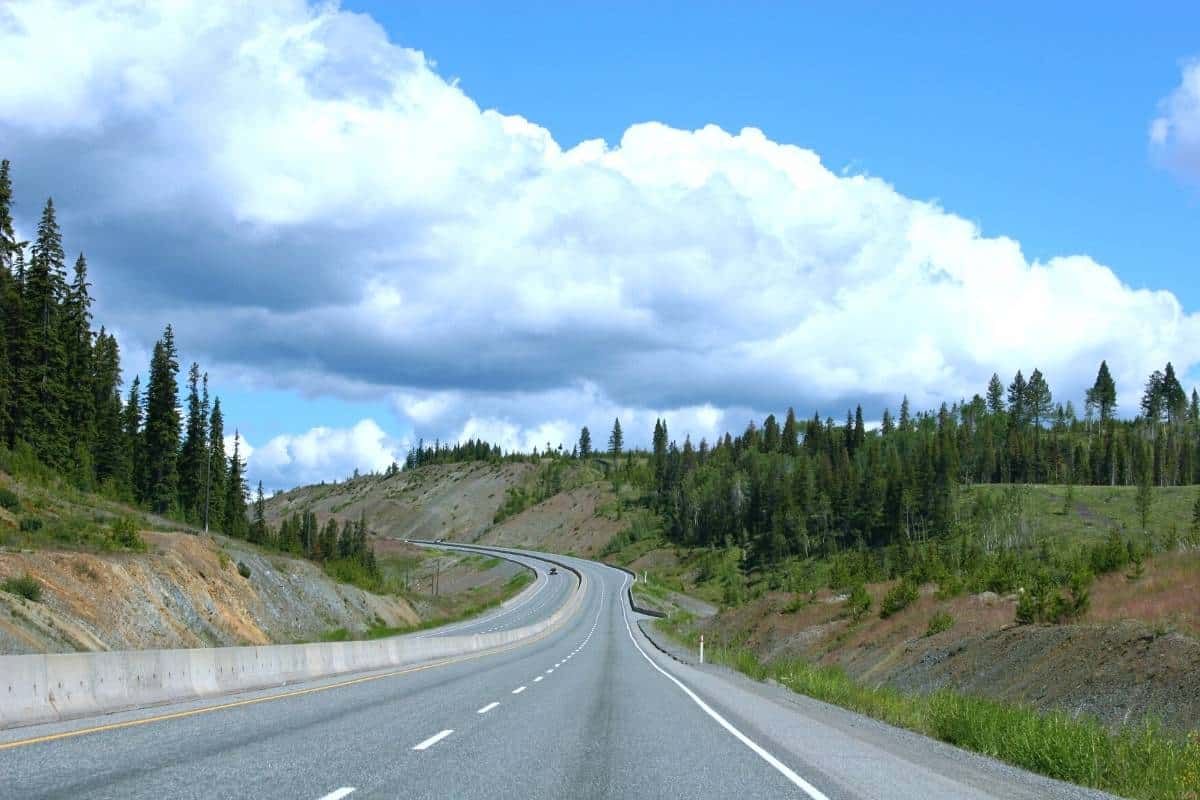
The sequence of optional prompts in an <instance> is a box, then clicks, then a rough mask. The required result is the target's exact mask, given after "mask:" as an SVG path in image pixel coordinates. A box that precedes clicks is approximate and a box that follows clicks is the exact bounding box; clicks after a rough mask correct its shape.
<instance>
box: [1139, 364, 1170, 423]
mask: <svg viewBox="0 0 1200 800" xmlns="http://www.w3.org/2000/svg"><path fill="white" fill-rule="evenodd" d="M1164 379H1165V376H1164V375H1163V373H1162V371H1161V370H1157V369H1156V370H1154V372H1152V373H1150V377H1149V379H1147V380H1146V388H1145V390H1144V391H1143V392H1142V404H1141V408H1142V416H1144V417H1145V418H1146V419H1147V420H1148V421H1150V422H1161V421H1162V419H1163V416H1164V412H1165V410H1166V409H1165V406H1166V403H1165V402H1164V401H1165V398H1164V396H1163V382H1164Z"/></svg>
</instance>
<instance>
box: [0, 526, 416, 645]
mask: <svg viewBox="0 0 1200 800" xmlns="http://www.w3.org/2000/svg"><path fill="white" fill-rule="evenodd" d="M144 536H145V539H146V542H147V544H148V552H146V553H108V554H89V553H78V552H61V551H59V552H54V551H46V552H32V553H0V577H4V576H10V575H21V574H29V575H31V576H33V577H34V578H35V579H37V580H38V581H39V582H40V583H41V585H42V586H43V592H42V597H41V600H40V601H39V602H37V603H32V602H28V601H25V600H23V599H21V598H20V597H18V596H16V595H13V594H9V593H4V592H0V654H16V653H45V652H72V651H76V650H142V649H152V648H175V647H207V646H223V645H239V644H269V643H272V642H293V641H300V640H310V639H315V638H318V637H320V636H321V635H322V634H324V633H326V632H327V631H329V630H330V629H334V628H346V629H351V630H362V629H365V628H367V627H369V626H371V625H376V624H380V623H382V624H385V625H387V626H391V627H401V626H405V625H411V624H414V623H416V622H418V618H417V615H416V613H415V612H414V611H413V609H412V608H411V607H410V606H409V604H408V603H407V602H406V601H404V600H403V599H401V598H398V597H384V596H379V595H374V594H371V593H369V592H365V591H363V590H361V589H357V588H355V587H353V586H349V585H346V584H339V583H335V582H334V581H332V580H331V579H329V578H328V577H327V576H326V575H325V574H324V573H323V572H322V571H321V568H320V566H319V565H316V564H313V563H312V562H309V561H305V560H301V559H294V558H288V557H286V556H282V555H277V554H270V555H268V554H264V553H262V552H261V551H259V550H258V549H257V548H253V547H249V546H246V545H244V544H241V543H239V542H236V541H233V540H226V539H224V537H221V541H220V542H218V541H217V540H215V539H213V538H211V537H207V536H203V535H193V534H185V533H147V534H144ZM239 563H241V564H243V565H244V566H245V567H247V568H248V569H249V572H250V577H249V578H246V577H244V576H243V575H242V574H240V573H239V571H238V564H239Z"/></svg>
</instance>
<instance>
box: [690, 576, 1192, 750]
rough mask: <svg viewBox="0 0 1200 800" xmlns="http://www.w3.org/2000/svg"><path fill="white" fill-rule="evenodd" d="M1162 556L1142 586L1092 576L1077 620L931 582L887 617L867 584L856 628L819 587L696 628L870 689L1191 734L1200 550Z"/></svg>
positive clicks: (771, 597)
mask: <svg viewBox="0 0 1200 800" xmlns="http://www.w3.org/2000/svg"><path fill="white" fill-rule="evenodd" d="M1156 562H1157V563H1152V564H1150V565H1149V566H1148V569H1147V575H1146V576H1145V577H1144V578H1142V579H1140V580H1138V581H1130V580H1128V579H1127V578H1126V577H1125V576H1121V575H1115V576H1106V577H1105V578H1104V579H1102V580H1100V581H1097V584H1096V585H1095V586H1094V587H1093V594H1092V597H1093V604H1094V605H1093V610H1092V611H1091V612H1090V613H1089V614H1088V615H1086V616H1085V617H1084V618H1083V619H1082V620H1080V621H1079V622H1078V623H1076V624H1070V625H1016V624H1014V622H1013V620H1014V614H1015V606H1016V602H1015V598H1014V597H1011V596H1010V597H998V596H996V595H993V594H991V593H984V594H982V595H969V596H963V597H957V598H953V599H950V600H939V599H937V598H936V597H935V596H934V595H933V592H932V587H926V588H925V589H924V591H923V592H922V596H921V597H920V599H919V600H918V601H917V602H916V603H914V604H913V605H912V606H910V607H908V608H906V609H904V610H903V611H901V612H900V613H898V614H895V615H894V616H892V617H890V618H888V619H881V618H880V617H879V615H878V613H877V609H878V608H879V600H880V599H881V598H882V596H883V593H884V592H885V591H886V588H887V586H886V585H878V586H871V587H869V590H870V591H871V594H872V595H873V597H874V604H873V608H874V609H875V612H873V613H871V614H870V615H868V616H867V617H865V618H864V619H863V620H861V621H860V622H857V623H855V622H853V621H852V620H850V619H849V618H848V617H847V615H846V613H845V610H844V604H843V602H842V598H841V597H839V596H835V595H832V594H830V593H829V592H822V593H820V594H819V595H818V596H817V597H816V598H815V599H814V600H812V601H811V602H807V603H804V604H802V605H800V606H799V607H797V603H796V602H795V601H796V598H795V596H794V595H790V594H785V593H771V594H767V595H764V596H763V597H761V598H759V599H758V600H756V601H753V602H751V603H748V604H745V605H743V606H739V607H736V608H732V609H729V610H727V611H724V612H722V613H721V614H719V615H718V616H716V617H714V618H712V619H711V620H708V621H706V622H703V623H700V624H701V625H702V626H703V627H704V629H705V630H707V631H708V632H710V635H714V634H715V635H716V636H718V637H720V638H721V639H723V640H726V641H738V642H742V643H744V644H746V645H747V646H749V647H751V648H753V649H754V650H755V651H756V652H757V653H758V654H759V655H760V656H761V657H764V658H775V657H787V656H790V657H800V658H803V659H805V660H808V661H812V662H817V663H821V664H831V665H837V666H840V667H842V668H844V669H845V670H846V671H847V672H848V673H849V674H850V675H852V676H854V677H855V678H857V679H859V680H863V681H866V682H869V683H871V684H875V685H889V686H893V687H896V688H900V689H905V690H916V691H922V692H927V691H932V690H935V689H938V688H941V687H950V688H954V689H958V690H961V691H966V692H969V693H971V694H977V695H982V696H986V697H993V698H999V699H1005V700H1015V701H1020V702H1024V703H1029V704H1031V705H1033V706H1036V707H1038V708H1043V709H1048V708H1060V709H1065V710H1067V711H1070V712H1072V713H1087V714H1092V715H1095V716H1097V717H1099V718H1101V719H1103V720H1104V721H1106V722H1108V723H1110V724H1116V723H1120V722H1124V721H1128V720H1136V719H1140V718H1142V717H1144V716H1146V715H1152V716H1155V717H1158V718H1160V719H1162V720H1163V721H1165V722H1166V723H1167V724H1168V725H1170V726H1172V727H1176V728H1179V729H1192V728H1196V727H1198V726H1200V639H1197V638H1196V636H1195V628H1194V625H1195V623H1196V622H1197V619H1196V617H1195V614H1196V613H1197V612H1198V611H1200V606H1197V604H1196V602H1197V601H1196V599H1197V598H1198V597H1200V553H1187V554H1175V555H1172V556H1170V557H1162V558H1161V559H1156ZM1168 578H1169V579H1168ZM1189 604H1190V605H1189ZM1147 605H1149V606H1152V607H1155V608H1156V609H1160V610H1161V609H1164V608H1166V609H1171V607H1172V606H1173V605H1177V606H1179V608H1180V609H1181V610H1180V611H1174V610H1170V611H1169V612H1168V613H1167V614H1165V615H1156V616H1155V617H1154V618H1153V619H1150V618H1147V617H1145V616H1144V614H1143V607H1144V606H1147ZM1184 606H1188V609H1186V610H1184ZM1187 611H1190V614H1189V613H1187ZM937 612H943V613H947V614H949V615H950V616H951V618H952V619H953V625H952V627H950V628H949V629H948V630H945V631H942V632H939V633H934V634H933V635H929V621H930V619H931V618H932V617H933V615H934V614H935V613H937Z"/></svg>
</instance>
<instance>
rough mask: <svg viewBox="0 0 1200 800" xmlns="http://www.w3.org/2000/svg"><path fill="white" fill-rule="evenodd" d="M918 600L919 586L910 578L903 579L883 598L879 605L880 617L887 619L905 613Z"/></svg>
mask: <svg viewBox="0 0 1200 800" xmlns="http://www.w3.org/2000/svg"><path fill="white" fill-rule="evenodd" d="M916 600H917V585H916V584H915V583H913V582H912V581H910V580H909V579H908V578H905V579H903V580H902V581H900V582H899V583H897V584H896V585H895V586H893V587H892V588H890V589H888V591H887V594H885V595H884V596H883V602H882V603H880V604H879V616H880V618H882V619H887V618H888V617H890V616H891V615H892V614H895V613H897V612H899V611H903V610H904V609H906V608H908V607H909V606H910V605H912V604H913V603H914V602H916Z"/></svg>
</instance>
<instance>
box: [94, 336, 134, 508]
mask: <svg viewBox="0 0 1200 800" xmlns="http://www.w3.org/2000/svg"><path fill="white" fill-rule="evenodd" d="M91 385H92V388H93V397H92V406H93V408H94V409H95V426H94V430H95V443H94V445H93V447H94V449H95V458H94V463H95V468H96V480H97V482H98V483H99V484H100V485H101V486H106V487H107V489H108V491H109V493H110V494H112V495H113V496H115V497H119V498H122V499H132V482H131V480H130V478H131V474H132V473H131V468H130V467H131V464H130V462H129V459H128V449H127V448H126V446H125V426H124V418H123V415H122V408H121V358H120V353H119V350H118V348H117V340H116V337H114V336H111V335H109V334H108V333H107V332H106V331H105V330H104V328H101V329H100V333H99V335H98V336H96V345H95V349H94V350H93V353H92V380H91Z"/></svg>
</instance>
